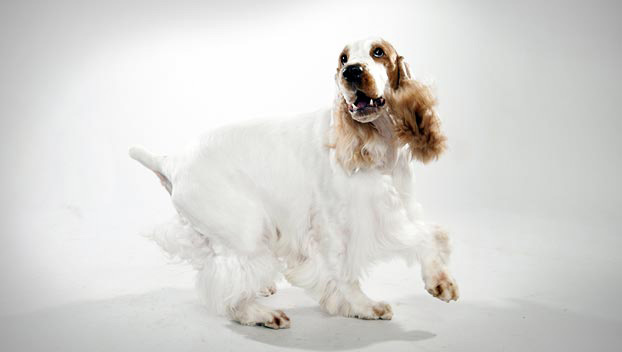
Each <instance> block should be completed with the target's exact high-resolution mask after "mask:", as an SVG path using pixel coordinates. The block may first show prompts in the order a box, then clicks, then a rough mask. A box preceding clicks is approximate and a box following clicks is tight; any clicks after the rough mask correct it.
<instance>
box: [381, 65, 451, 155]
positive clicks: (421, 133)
mask: <svg viewBox="0 0 622 352" xmlns="http://www.w3.org/2000/svg"><path fill="white" fill-rule="evenodd" d="M399 59H401V60H399ZM399 59H398V62H397V63H398V64H400V65H401V66H402V67H403V68H401V70H402V73H400V75H401V76H400V79H399V82H398V84H397V89H393V90H391V91H390V92H388V93H387V94H386V100H387V106H388V109H389V114H390V115H391V117H392V118H393V123H394V125H395V130H396V134H397V138H398V139H399V141H400V143H402V144H408V146H409V147H410V151H411V153H412V155H413V157H414V158H415V159H417V160H420V161H422V162H423V163H427V162H428V161H430V160H435V159H438V157H439V155H441V153H442V152H443V151H444V150H445V142H446V140H447V138H446V137H445V136H444V135H443V133H442V132H441V128H440V124H441V122H440V120H439V118H438V116H437V115H436V111H434V105H436V100H435V99H434V97H433V96H432V93H431V92H430V89H429V88H428V87H426V86H425V85H423V84H421V83H419V82H417V81H415V80H413V79H410V72H408V66H406V65H405V63H403V58H402V57H401V56H400V57H399Z"/></svg>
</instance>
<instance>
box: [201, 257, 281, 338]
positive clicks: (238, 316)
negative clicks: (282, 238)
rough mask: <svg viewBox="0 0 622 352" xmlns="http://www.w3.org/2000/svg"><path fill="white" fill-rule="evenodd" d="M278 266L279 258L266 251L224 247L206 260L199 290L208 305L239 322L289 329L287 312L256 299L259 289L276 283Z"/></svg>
mask: <svg viewBox="0 0 622 352" xmlns="http://www.w3.org/2000/svg"><path fill="white" fill-rule="evenodd" d="M277 268H278V262H277V260H276V259H275V258H274V256H273V255H272V253H270V252H268V251H267V250H266V251H263V252H258V253H255V254H254V255H249V256H240V255H237V254H235V253H231V252H230V251H228V250H223V251H222V252H221V253H219V254H216V255H214V256H212V257H210V258H208V259H207V260H206V262H205V264H204V265H203V268H202V269H201V270H200V271H199V273H198V277H197V290H198V292H199V295H200V296H201V298H202V299H203V300H204V301H205V303H206V304H207V305H208V307H210V308H212V310H214V311H216V312H219V313H222V314H226V315H228V316H229V317H230V318H231V319H233V320H235V321H237V322H239V323H240V324H243V325H259V326H265V327H269V328H272V329H284V328H289V326H290V322H289V318H288V317H287V315H285V313H283V312H282V311H280V310H275V309H272V308H268V307H265V306H263V305H261V304H259V303H257V302H256V300H255V298H256V295H257V292H258V291H259V290H260V289H261V288H263V287H266V286H267V285H269V284H270V283H271V282H273V280H274V276H275V274H276V271H277Z"/></svg>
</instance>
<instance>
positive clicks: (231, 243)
mask: <svg viewBox="0 0 622 352" xmlns="http://www.w3.org/2000/svg"><path fill="white" fill-rule="evenodd" d="M335 80H336V83H337V87H338V94H337V97H336V99H335V101H334V104H333V106H332V108H330V109H329V108H327V109H324V110H320V111H318V112H314V113H309V114H305V115H300V116H295V117H288V118H284V119H270V120H263V121H256V122H251V123H244V124H239V125H235V126H229V127H225V128H220V129H217V130H214V131H211V132H209V133H208V134H205V135H204V136H202V137H200V138H199V139H198V140H196V141H195V142H194V143H193V144H192V145H191V146H190V148H189V149H187V151H186V152H184V153H181V154H177V155H168V156H158V155H154V154H152V153H150V152H147V151H146V150H145V149H143V148H140V147H133V148H131V149H130V155H131V157H132V158H134V159H136V160H138V161H139V162H140V163H141V164H143V165H144V166H146V167H147V168H149V169H150V170H152V171H153V172H155V173H156V175H157V176H158V177H159V179H160V181H161V183H162V185H163V186H164V188H166V190H167V191H168V192H169V193H170V195H171V199H172V202H173V205H174V207H175V209H176V210H177V213H178V216H176V218H175V219H174V221H172V222H170V223H169V224H168V225H165V226H162V227H160V228H158V229H157V230H156V231H155V234H154V239H155V240H156V241H157V242H158V243H159V244H160V245H161V246H162V247H163V248H164V249H165V250H166V251H168V252H169V253H171V254H172V255H175V256H177V257H179V258H181V259H184V260H187V261H189V262H190V263H192V265H193V266H194V267H195V268H196V269H197V271H198V275H197V289H198V292H199V295H200V297H201V298H202V299H204V301H205V302H206V304H207V305H208V306H209V307H211V308H213V309H214V310H215V311H216V312H219V313H222V314H226V315H227V316H228V317H229V318H231V319H233V320H235V321H237V322H239V323H240V324H244V325H260V326H265V327H269V328H273V329H282V328H288V327H289V326H290V319H289V317H288V316H287V315H286V314H285V313H284V312H283V311H280V310H274V309H272V308H268V307H266V306H264V305H262V304H260V303H259V302H258V301H257V300H256V297H257V295H258V294H263V295H270V294H273V293H274V292H275V291H276V287H275V284H274V281H275V279H276V278H277V276H278V275H279V273H282V274H283V275H284V276H285V278H286V279H287V280H288V281H289V282H290V283H291V284H293V285H295V286H298V287H302V288H304V289H305V290H306V291H307V292H308V293H309V294H310V295H311V296H313V297H314V298H315V299H317V300H318V302H319V304H320V306H321V307H322V308H323V309H324V310H325V311H326V312H328V313H330V314H339V315H343V316H347V317H355V318H360V319H391V317H392V316H393V311H392V309H391V306H390V305H389V304H387V303H385V302H376V301H374V300H372V299H370V298H369V297H367V296H366V295H365V293H363V292H362V291H361V287H360V284H359V280H360V278H361V276H362V274H363V273H364V272H365V271H366V270H367V269H369V267H370V266H371V265H372V264H373V263H375V262H377V261H380V260H385V259H390V258H392V257H395V256H399V257H402V258H404V259H405V260H406V261H407V262H409V263H410V262H412V261H413V260H415V259H416V260H417V261H419V262H420V264H421V271H422V276H423V281H424V283H425V288H426V290H427V291H428V292H429V293H430V294H431V295H433V296H435V297H438V298H439V299H441V300H443V301H446V302H449V301H451V300H456V299H458V286H457V285H456V283H455V281H454V280H453V278H452V276H451V275H450V273H449V271H448V268H447V263H448V259H449V252H450V250H449V243H448V242H449V239H448V237H447V234H446V233H445V232H444V231H443V230H442V229H441V228H439V227H436V226H431V225H428V224H426V223H425V222H423V221H422V219H421V217H420V215H419V212H418V208H419V204H418V203H417V202H416V201H415V199H414V197H413V171H412V163H413V161H414V160H418V161H421V162H424V163H425V162H428V161H430V160H433V159H436V158H437V157H438V156H439V155H440V154H441V153H442V152H443V150H444V149H445V140H446V139H445V137H444V135H443V134H442V133H441V131H440V122H439V119H438V117H437V115H436V113H435V111H434V109H433V107H434V104H435V101H434V98H433V97H432V95H431V94H430V91H429V90H428V88H427V87H426V86H424V85H423V84H421V83H419V82H417V81H416V80H414V79H412V78H411V75H410V72H409V69H408V65H407V64H406V63H405V61H404V58H403V57H402V56H400V55H398V54H397V52H396V51H395V49H394V48H393V46H392V45H391V44H389V43H388V42H387V41H385V40H382V39H367V40H361V41H356V42H354V43H351V44H349V45H347V46H346V47H345V48H344V49H343V51H342V52H341V54H340V55H339V57H338V66H337V73H336V75H335Z"/></svg>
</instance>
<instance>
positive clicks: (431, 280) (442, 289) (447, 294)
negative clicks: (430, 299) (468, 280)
mask: <svg viewBox="0 0 622 352" xmlns="http://www.w3.org/2000/svg"><path fill="white" fill-rule="evenodd" d="M424 282H425V289H426V291H428V293H430V294H431V295H432V296H434V297H436V298H438V299H440V300H441V301H445V302H447V303H449V302H450V301H457V300H458V297H460V292H459V290H458V284H456V282H455V281H454V279H453V278H452V277H451V275H449V273H448V272H447V271H445V270H441V271H438V272H436V273H434V274H431V275H426V276H425V277H424Z"/></svg>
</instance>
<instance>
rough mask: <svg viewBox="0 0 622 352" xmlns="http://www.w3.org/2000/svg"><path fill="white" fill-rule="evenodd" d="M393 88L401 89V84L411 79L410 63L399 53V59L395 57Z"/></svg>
mask: <svg viewBox="0 0 622 352" xmlns="http://www.w3.org/2000/svg"><path fill="white" fill-rule="evenodd" d="M392 76H393V82H392V85H391V86H392V87H393V89H399V87H400V85H401V84H402V83H403V82H405V81H408V80H410V79H411V78H410V68H409V67H408V63H406V60H404V57H403V56H400V55H398V56H397V59H395V71H394V73H393V75H392Z"/></svg>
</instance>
